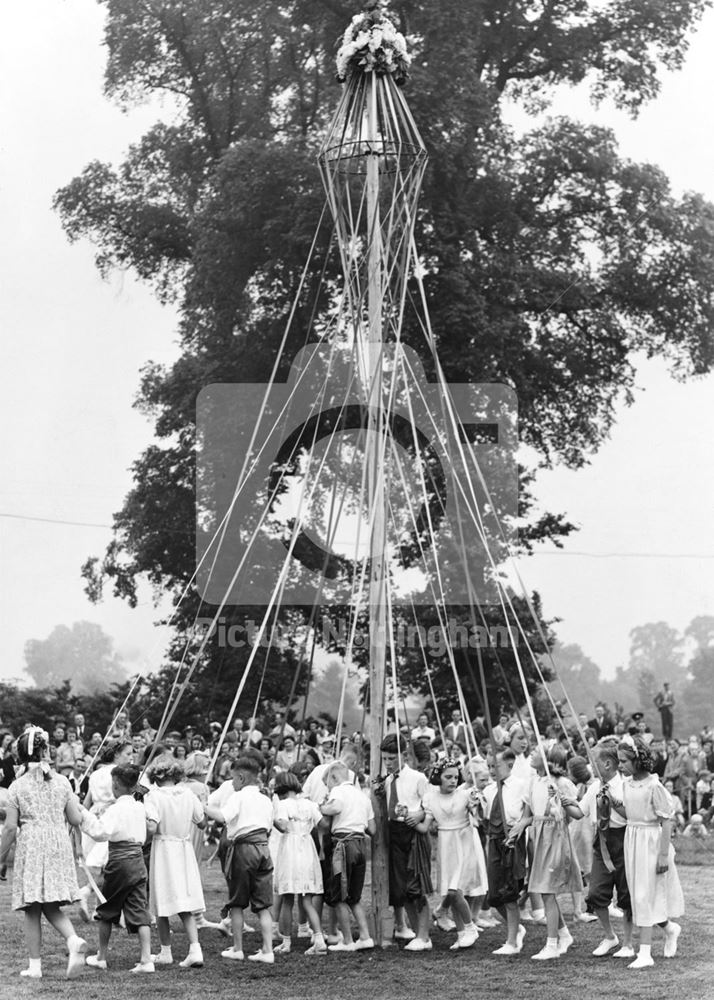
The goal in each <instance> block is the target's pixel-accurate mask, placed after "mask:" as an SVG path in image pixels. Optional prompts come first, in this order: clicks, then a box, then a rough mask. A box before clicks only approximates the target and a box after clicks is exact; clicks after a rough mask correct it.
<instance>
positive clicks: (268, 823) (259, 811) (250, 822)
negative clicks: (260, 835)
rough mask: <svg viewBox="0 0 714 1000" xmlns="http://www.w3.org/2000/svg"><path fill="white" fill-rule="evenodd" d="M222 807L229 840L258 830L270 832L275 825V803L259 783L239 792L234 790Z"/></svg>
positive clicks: (247, 786)
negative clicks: (264, 792)
mask: <svg viewBox="0 0 714 1000" xmlns="http://www.w3.org/2000/svg"><path fill="white" fill-rule="evenodd" d="M220 808H221V812H222V813H223V819H224V820H225V824H226V834H227V836H228V839H229V840H235V839H236V837H245V836H247V834H249V833H255V831H256V830H267V831H268V832H270V830H271V829H272V827H273V803H272V802H271V801H270V799H269V798H268V796H267V795H263V793H262V792H261V791H260V789H259V788H258V786H257V785H246V786H245V787H244V788H241V790H240V791H239V792H235V791H234V792H233V794H232V795H231V796H230V798H229V799H228V801H227V802H226V803H225V804H224V805H223V806H221V807H220Z"/></svg>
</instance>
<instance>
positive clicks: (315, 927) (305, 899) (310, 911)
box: [300, 895, 322, 938]
mask: <svg viewBox="0 0 714 1000" xmlns="http://www.w3.org/2000/svg"><path fill="white" fill-rule="evenodd" d="M314 898H315V897H314V896H310V895H305V896H301V897H300V905H301V907H303V909H304V912H305V916H306V918H307V923H309V924H310V929H311V931H312V932H313V934H314V935H315V937H316V938H318V937H319V938H321V937H322V925H321V924H320V918H319V917H318V915H317V907H316V906H315V905H314V903H313V900H314Z"/></svg>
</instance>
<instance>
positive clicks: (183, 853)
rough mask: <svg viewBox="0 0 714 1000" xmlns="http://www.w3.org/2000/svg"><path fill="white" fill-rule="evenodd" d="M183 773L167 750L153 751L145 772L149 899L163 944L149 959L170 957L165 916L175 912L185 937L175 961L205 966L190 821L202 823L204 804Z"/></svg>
mask: <svg viewBox="0 0 714 1000" xmlns="http://www.w3.org/2000/svg"><path fill="white" fill-rule="evenodd" d="M183 773H184V769H183V764H182V763H181V761H179V760H177V759H176V758H175V757H174V756H172V755H171V754H162V755H161V756H160V757H157V758H156V760H155V761H154V762H153V764H151V766H150V767H149V769H148V772H147V777H148V778H149V779H150V780H151V781H152V782H153V787H152V788H151V789H150V790H149V792H148V793H147V794H146V796H145V797H144V806H145V808H146V815H147V818H148V819H150V820H151V821H152V822H153V824H154V825H155V828H156V832H155V834H154V838H153V840H152V842H151V863H150V864H149V872H150V891H149V901H150V906H151V912H152V913H153V914H154V915H155V916H156V918H157V919H156V923H157V926H158V931H159V941H160V942H161V950H160V952H159V954H158V955H154V956H153V961H154V962H155V963H156V964H157V965H171V963H172V962H173V960H174V959H173V954H172V952H171V930H170V926H169V917H171V916H173V915H174V914H175V913H177V914H178V915H179V918H180V920H181V923H182V924H183V926H184V929H185V931H186V936H187V937H188V955H187V956H186V958H184V959H183V961H182V962H180V963H179V964H180V966H181V968H182V969H190V968H201V967H202V966H203V952H202V951H201V945H200V944H199V943H198V928H197V926H196V918H195V917H194V911H198V912H201V913H202V912H203V911H204V910H205V908H206V904H205V903H204V900H203V888H202V886H201V874H200V872H199V869H198V861H197V860H196V853H195V851H194V849H193V843H192V839H191V838H192V833H193V828H194V824H195V825H198V826H201V827H203V826H205V820H204V814H203V806H202V805H201V803H200V802H199V801H198V799H197V798H196V796H195V795H194V794H193V792H192V791H191V789H190V788H187V787H186V785H185V784H178V782H179V781H181V779H182V778H183Z"/></svg>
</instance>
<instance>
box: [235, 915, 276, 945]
mask: <svg viewBox="0 0 714 1000" xmlns="http://www.w3.org/2000/svg"><path fill="white" fill-rule="evenodd" d="M258 919H259V920H260V933H261V934H262V936H263V947H262V948H261V949H260V950H261V951H263V952H265V954H266V955H272V953H273V915H272V913H271V912H270V908H269V907H268V908H267V909H265V910H261V911H260V913H259V914H258ZM240 950H241V951H242V948H241V949H240Z"/></svg>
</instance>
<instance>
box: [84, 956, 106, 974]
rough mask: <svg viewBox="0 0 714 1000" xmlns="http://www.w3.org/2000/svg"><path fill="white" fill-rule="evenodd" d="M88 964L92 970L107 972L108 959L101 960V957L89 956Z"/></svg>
mask: <svg viewBox="0 0 714 1000" xmlns="http://www.w3.org/2000/svg"><path fill="white" fill-rule="evenodd" d="M86 962H87V965H89V966H91V968H92V969H104V970H105V971H106V968H107V960H106V958H100V957H99V955H87V958H86Z"/></svg>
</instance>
